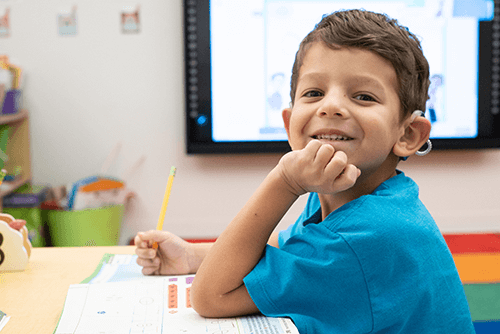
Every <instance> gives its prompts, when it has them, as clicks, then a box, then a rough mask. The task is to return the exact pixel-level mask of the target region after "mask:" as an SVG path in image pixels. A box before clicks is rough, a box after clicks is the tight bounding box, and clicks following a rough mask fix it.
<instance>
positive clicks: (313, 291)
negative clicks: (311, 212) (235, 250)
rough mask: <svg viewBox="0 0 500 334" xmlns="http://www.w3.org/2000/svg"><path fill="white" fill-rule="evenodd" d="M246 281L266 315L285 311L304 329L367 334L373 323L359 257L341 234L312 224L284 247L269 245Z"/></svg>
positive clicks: (285, 314) (290, 239)
mask: <svg viewBox="0 0 500 334" xmlns="http://www.w3.org/2000/svg"><path fill="white" fill-rule="evenodd" d="M244 283H245V286H246V288H247V290H248V292H249V294H250V296H251V298H252V300H253V301H254V302H255V304H256V305H257V307H258V308H259V310H260V311H261V312H262V313H263V314H265V315H267V316H287V317H290V318H292V320H293V321H294V322H295V324H296V325H297V327H298V329H299V331H300V332H301V333H316V332H324V333H327V332H332V330H333V329H336V330H338V331H339V332H346V333H354V332H356V333H358V332H359V333H366V332H370V331H371V329H372V328H373V321H372V315H371V308H370V301H369V295H368V290H367V285H366V283H365V280H364V275H363V272H362V269H361V267H360V264H359V261H358V259H357V257H356V255H355V253H354V252H353V251H352V249H351V248H350V247H349V245H348V244H347V243H346V242H345V240H344V239H343V238H342V237H341V236H340V235H338V234H335V233H332V232H330V231H329V230H327V229H325V228H323V227H322V226H321V225H320V224H319V225H316V224H310V225H307V227H306V228H305V230H304V233H302V234H301V235H300V236H292V237H290V238H289V239H288V240H287V241H286V242H285V244H284V245H283V247H282V248H281V249H277V248H274V247H271V246H267V247H266V249H265V254H264V256H263V257H262V259H261V260H260V261H259V263H258V264H257V265H256V267H255V268H254V269H253V270H252V271H251V272H250V273H249V274H248V275H247V276H246V277H245V279H244Z"/></svg>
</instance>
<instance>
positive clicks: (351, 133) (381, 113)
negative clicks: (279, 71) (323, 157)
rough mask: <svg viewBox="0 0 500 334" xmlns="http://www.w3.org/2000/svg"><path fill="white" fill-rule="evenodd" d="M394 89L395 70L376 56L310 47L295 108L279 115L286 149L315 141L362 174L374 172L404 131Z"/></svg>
mask: <svg viewBox="0 0 500 334" xmlns="http://www.w3.org/2000/svg"><path fill="white" fill-rule="evenodd" d="M396 87H397V78H396V72H395V70H394V68H393V67H392V65H391V63H390V62H388V61H387V60H385V59H384V58H382V57H380V56H379V55H377V54H375V53H373V52H370V51H366V50H362V49H358V48H341V49H339V50H332V49H330V48H328V47H327V46H326V45H324V44H323V43H319V42H316V43H314V44H313V45H312V46H311V47H310V48H309V50H308V51H307V54H306V56H305V58H304V61H303V64H302V66H301V68H300V72H299V77H298V84H297V90H296V94H295V101H294V104H293V108H292V109H285V110H284V111H283V120H284V122H285V128H286V130H287V133H288V139H289V143H290V146H291V147H292V149H293V150H300V149H303V148H304V147H305V146H306V145H307V143H308V142H309V141H311V140H313V139H319V140H320V141H322V142H324V143H328V144H330V145H332V146H333V147H334V148H335V150H337V151H343V152H345V153H346V155H347V157H348V162H349V163H352V164H354V165H355V166H357V167H358V168H360V169H361V170H362V171H363V172H365V171H366V172H368V171H369V170H370V169H372V170H373V171H375V170H376V169H377V168H378V167H380V165H381V164H382V163H383V162H384V161H385V160H386V159H387V156H388V155H389V154H390V153H391V151H392V148H393V146H394V144H395V143H396V141H397V140H398V139H399V138H400V137H401V136H402V135H403V133H404V126H403V124H402V122H401V121H400V101H399V97H398V94H397V91H396ZM365 175H366V174H365Z"/></svg>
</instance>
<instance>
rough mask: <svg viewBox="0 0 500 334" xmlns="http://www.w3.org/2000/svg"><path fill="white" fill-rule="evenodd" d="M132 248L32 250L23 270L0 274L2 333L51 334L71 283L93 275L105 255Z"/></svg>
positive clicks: (125, 251)
mask: <svg viewBox="0 0 500 334" xmlns="http://www.w3.org/2000/svg"><path fill="white" fill-rule="evenodd" d="M134 250H135V247H134V246H109V247H47V248H34V249H33V252H32V254H31V257H30V259H29V263H28V267H27V268H26V270H24V271H18V272H9V273H2V272H0V310H2V311H3V312H5V313H7V315H8V316H10V317H11V318H10V320H9V322H8V323H7V325H6V326H5V327H4V329H2V331H1V332H0V333H1V334H21V333H30V334H52V333H53V332H54V329H55V328H56V325H57V323H58V321H59V317H60V316H61V312H62V310H63V306H64V301H65V299H66V294H67V292H68V288H69V286H70V284H78V283H80V282H81V281H83V280H84V279H85V278H87V277H89V276H90V275H92V273H93V272H94V270H95V269H96V268H97V265H98V264H99V260H100V259H101V258H102V256H103V255H104V254H105V253H112V254H134Z"/></svg>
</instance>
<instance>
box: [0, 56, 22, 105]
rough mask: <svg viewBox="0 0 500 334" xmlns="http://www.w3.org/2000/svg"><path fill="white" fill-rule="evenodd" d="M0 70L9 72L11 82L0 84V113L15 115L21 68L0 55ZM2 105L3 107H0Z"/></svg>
mask: <svg viewBox="0 0 500 334" xmlns="http://www.w3.org/2000/svg"><path fill="white" fill-rule="evenodd" d="M0 69H4V70H7V71H9V72H10V74H11V77H12V81H11V83H10V87H9V83H8V82H6V83H2V82H0V85H1V86H2V87H0V91H1V92H0V95H4V96H3V101H2V100H0V106H1V108H0V111H1V112H2V114H4V115H5V114H7V115H8V114H15V113H17V112H18V111H19V109H20V103H21V101H20V100H21V99H20V98H21V90H20V89H19V86H20V81H21V72H22V70H21V68H20V67H18V66H15V65H13V64H11V63H10V62H9V57H7V56H6V55H0ZM2 103H3V106H2V105H1V104H2Z"/></svg>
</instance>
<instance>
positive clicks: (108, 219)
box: [43, 205, 125, 247]
mask: <svg viewBox="0 0 500 334" xmlns="http://www.w3.org/2000/svg"><path fill="white" fill-rule="evenodd" d="M124 209H125V208H124V206H123V205H113V206H107V207H102V208H97V209H85V210H78V211H58V210H43V211H44V216H45V221H46V223H47V226H48V228H49V234H50V240H51V244H52V246H58V247H74V246H115V245H117V244H118V238H119V235H120V227H121V222H122V218H123V212H124Z"/></svg>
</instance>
